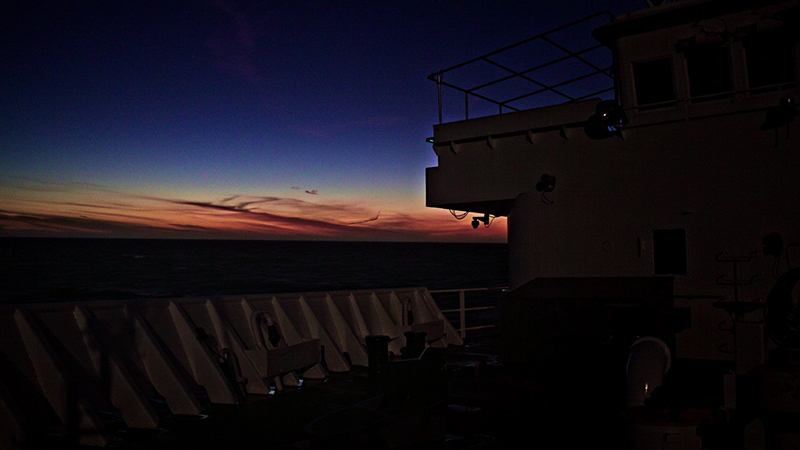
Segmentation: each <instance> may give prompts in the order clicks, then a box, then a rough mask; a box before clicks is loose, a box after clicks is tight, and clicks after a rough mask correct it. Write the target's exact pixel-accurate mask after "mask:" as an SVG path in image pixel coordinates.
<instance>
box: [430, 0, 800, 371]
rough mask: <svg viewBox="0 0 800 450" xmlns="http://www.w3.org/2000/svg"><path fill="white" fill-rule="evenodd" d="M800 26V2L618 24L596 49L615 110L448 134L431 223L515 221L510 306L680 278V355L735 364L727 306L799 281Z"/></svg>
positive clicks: (463, 126) (694, 9) (505, 119)
mask: <svg viewBox="0 0 800 450" xmlns="http://www.w3.org/2000/svg"><path fill="white" fill-rule="evenodd" d="M797 18H798V9H797V2H763V1H761V2H757V1H749V2H748V1H737V2H720V1H709V0H695V1H679V2H674V3H667V4H663V5H661V6H659V7H654V8H648V9H644V10H642V11H637V12H633V13H630V14H625V15H622V16H619V17H616V18H614V19H613V20H612V21H611V22H610V23H608V24H607V25H604V26H601V27H600V28H598V29H596V30H595V32H594V36H595V37H596V38H597V39H598V40H599V41H600V42H602V43H603V44H605V45H606V46H607V47H609V48H610V49H611V50H612V52H613V67H612V72H613V77H614V79H615V83H614V93H615V94H614V97H615V98H613V99H608V95H606V98H605V99H604V98H601V97H597V98H591V99H583V100H580V99H575V100H572V101H567V102H565V103H561V104H556V105H552V106H545V107H539V108H534V109H525V110H519V111H510V112H504V113H502V114H497V115H491V116H486V117H480V118H471V119H466V120H459V121H453V122H447V123H440V124H438V125H435V126H434V136H433V138H432V142H433V149H434V151H435V152H436V154H437V156H438V166H437V167H431V168H429V169H427V172H426V176H427V178H426V188H427V205H428V206H430V207H437V208H445V209H450V210H454V211H469V212H470V213H472V214H471V216H473V217H476V220H478V221H479V222H480V221H483V220H484V219H485V218H489V217H491V216H507V217H508V243H509V271H510V284H511V288H512V289H513V288H518V287H520V286H523V285H524V284H525V283H528V282H530V281H531V280H534V279H542V278H561V277H574V278H586V277H671V278H672V279H674V298H675V307H676V308H679V309H678V310H677V311H678V312H677V313H676V314H677V315H682V316H683V317H686V314H687V313H690V315H691V320H690V321H691V324H689V323H688V320H687V321H685V322H687V323H686V325H687V327H686V329H684V330H682V331H680V332H678V333H677V335H676V341H677V352H678V354H680V355H681V356H683V357H690V358H703V359H717V360H732V359H733V358H734V357H735V351H734V348H733V336H732V333H731V332H730V330H728V329H726V327H724V326H723V327H718V326H717V324H719V323H721V322H726V321H729V320H730V318H729V314H728V312H726V310H725V309H724V308H714V307H713V305H714V304H715V303H718V302H719V301H727V302H738V303H747V302H762V301H764V300H765V299H766V297H767V294H768V292H769V289H770V288H771V287H772V286H773V284H774V283H775V280H776V277H777V275H780V274H781V273H783V272H786V271H787V270H788V269H789V268H790V267H793V266H796V265H798V264H800V247H798V243H800V214H798V211H797V207H798V205H800V178H798V176H797V167H798V163H799V162H800V130H797V128H796V127H797V125H796V124H794V123H791V121H792V119H793V118H794V116H795V115H796V114H797V109H796V106H795V105H794V104H793V101H794V100H796V99H798V98H800V90H799V89H798V76H797V74H798V73H799V72H800V64H799V63H798V61H799V60H800V58H798V46H797V42H798V30H800V25H798V22H797V20H798V19H797ZM564 51H565V53H566V54H565V56H572V57H578V58H580V57H581V54H580V51H572V50H567V49H564ZM514 70H515V69H511V74H510V75H509V76H511V77H517V76H524V77H525V78H526V79H529V78H530V79H533V78H535V76H536V74H535V72H532V73H529V72H523V71H521V70H520V71H517V72H516V75H515V74H514ZM599 70H602V69H599ZM444 76H447V74H444ZM431 78H432V79H434V80H441V79H442V73H439V74H434V75H432V77H431ZM534 81H535V80H534ZM497 103H502V102H497ZM440 104H441V102H440ZM501 109H502V108H501ZM754 309H756V310H757V309H758V308H754ZM757 316H758V313H756V315H754V316H753V321H755V322H758V321H759V318H758V317H757ZM532 320H533V321H535V320H536V319H535V318H532ZM754 333H755V334H758V333H759V332H758V331H757V330H754ZM739 350H742V349H741V348H740V349H739Z"/></svg>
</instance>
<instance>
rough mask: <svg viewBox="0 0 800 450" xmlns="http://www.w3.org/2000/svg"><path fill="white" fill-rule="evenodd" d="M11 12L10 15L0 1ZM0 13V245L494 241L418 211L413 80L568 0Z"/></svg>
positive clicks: (614, 6)
mask: <svg viewBox="0 0 800 450" xmlns="http://www.w3.org/2000/svg"><path fill="white" fill-rule="evenodd" d="M7 3H12V2H7ZM13 3H18V4H7V5H5V6H2V7H0V16H2V18H0V25H1V28H0V61H1V62H2V64H1V65H0V67H2V77H0V236H97V237H103V236H107V237H175V238H179V237H203V238H249V239H255V238H262V239H342V240H350V239H354V240H389V241H392V240H416V241H471V242H480V241H492V242H502V241H504V240H505V219H504V218H499V219H498V220H497V221H496V222H495V223H494V224H493V226H492V227H490V228H488V229H484V228H480V229H478V230H473V229H472V227H471V226H470V224H469V221H461V222H459V221H457V220H455V219H454V218H453V217H452V216H451V215H450V214H449V213H448V212H447V211H444V210H439V209H430V208H425V206H424V205H425V199H424V186H425V180H424V175H425V168H426V167H430V166H435V165H437V161H436V155H435V153H434V152H433V151H432V149H431V146H430V145H429V144H426V143H425V138H426V137H427V136H430V135H432V125H433V124H434V123H436V122H437V121H438V112H437V106H436V86H435V84H434V83H432V82H430V81H428V80H426V79H425V77H426V76H427V75H429V74H430V73H432V72H435V71H437V70H439V69H442V68H445V67H447V66H450V65H453V64H456V63H459V62H462V61H464V60H467V59H470V58H472V57H475V56H478V55H480V54H483V53H486V52H489V51H492V50H495V49H497V48H500V47H504V46H506V45H508V44H512V43H514V42H517V41H519V40H522V39H525V38H527V37H530V36H533V35H535V34H537V33H539V32H542V31H546V30H548V29H550V28H553V27H555V26H557V25H560V24H562V23H565V22H569V21H572V20H574V19H577V18H580V17H583V16H585V15H588V14H590V13H593V12H596V11H599V10H601V9H608V10H610V11H611V12H612V13H614V14H621V13H625V12H629V11H632V10H637V9H641V8H643V7H645V6H646V5H645V3H644V1H643V0H611V1H607V2H603V1H588V0H587V1H579V0H565V1H556V2H544V1H506V0H458V1H456V0H441V1H415V0H410V1H393V2H388V1H381V0H376V1H371V2H355V1H347V2H345V1H329V2H325V1H306V0H298V1H261V2H258V1H234V0H197V1H139V2H123V1H107V0H105V1H99V0H85V1H63V0H61V1H37V0H29V1H25V2H13Z"/></svg>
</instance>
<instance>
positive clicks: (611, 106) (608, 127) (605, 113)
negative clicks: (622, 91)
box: [583, 100, 628, 139]
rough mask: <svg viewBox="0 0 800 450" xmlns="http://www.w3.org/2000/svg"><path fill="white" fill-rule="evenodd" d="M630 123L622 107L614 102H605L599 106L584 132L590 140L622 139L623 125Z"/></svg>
mask: <svg viewBox="0 0 800 450" xmlns="http://www.w3.org/2000/svg"><path fill="white" fill-rule="evenodd" d="M627 122H628V118H627V117H625V112H624V111H623V110H622V107H621V106H619V104H618V103H617V102H616V101H614V100H603V101H601V102H599V103H598V104H597V107H596V108H595V113H594V114H592V115H591V116H589V119H587V120H586V123H585V124H584V126H583V131H584V132H585V133H586V136H587V137H588V138H589V139H606V138H609V137H611V136H618V137H619V138H620V139H622V131H621V127H622V125H624V124H626V123H627Z"/></svg>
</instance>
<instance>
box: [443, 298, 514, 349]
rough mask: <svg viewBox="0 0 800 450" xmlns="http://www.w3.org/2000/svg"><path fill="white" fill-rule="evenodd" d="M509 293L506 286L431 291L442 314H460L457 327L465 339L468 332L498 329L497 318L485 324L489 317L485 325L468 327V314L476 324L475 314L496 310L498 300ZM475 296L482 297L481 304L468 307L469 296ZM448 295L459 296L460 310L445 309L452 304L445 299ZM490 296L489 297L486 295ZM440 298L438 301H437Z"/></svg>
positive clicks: (485, 318) (490, 319)
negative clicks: (445, 306) (505, 293)
mask: <svg viewBox="0 0 800 450" xmlns="http://www.w3.org/2000/svg"><path fill="white" fill-rule="evenodd" d="M507 291H508V287H506V286H499V287H479V288H465V289H437V290H432V291H429V292H430V293H431V295H432V296H433V298H434V300H436V303H437V304H438V305H439V308H440V310H441V312H442V313H443V314H445V315H447V314H453V313H458V326H457V327H455V328H456V329H458V331H459V334H460V335H461V338H462V339H464V338H465V337H466V335H467V331H476V330H485V329H492V328H497V320H496V316H494V317H493V318H492V317H490V318H488V320H489V321H490V323H485V322H486V320H487V317H484V318H483V319H484V320H483V321H482V322H484V323H481V324H479V325H473V326H467V313H469V314H470V316H471V321H472V322H473V323H474V322H476V321H477V320H476V318H475V317H474V315H475V314H477V313H478V312H491V310H495V309H496V308H497V302H498V299H499V298H500V297H501V296H502V294H503V293H504V292H507ZM468 293H469V294H473V295H472V296H473V297H475V296H477V295H479V293H480V294H483V295H481V296H482V297H483V298H481V299H480V300H481V302H480V303H479V304H478V305H476V306H471V307H467V294H468ZM447 294H458V308H450V309H444V308H443V306H444V305H448V304H452V301H449V302H448V301H447V300H446V299H444V297H445V296H447ZM486 294H488V295H486ZM437 298H438V299H437Z"/></svg>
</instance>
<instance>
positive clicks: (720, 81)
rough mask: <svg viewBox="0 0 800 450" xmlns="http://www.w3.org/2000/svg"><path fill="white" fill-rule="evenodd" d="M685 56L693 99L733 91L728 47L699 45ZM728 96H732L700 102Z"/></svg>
mask: <svg viewBox="0 0 800 450" xmlns="http://www.w3.org/2000/svg"><path fill="white" fill-rule="evenodd" d="M684 55H685V56H686V68H687V70H688V72H689V95H690V96H691V97H700V96H704V95H713V94H720V93H728V92H731V91H732V90H733V85H732V83H731V62H730V57H729V55H728V47H727V46H720V45H716V44H711V45H698V46H696V47H692V48H690V49H688V50H686V53H684ZM728 96H730V94H727V95H719V96H713V97H709V98H704V99H700V100H699V101H705V100H716V99H718V98H724V97H728ZM695 101H698V100H695Z"/></svg>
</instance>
